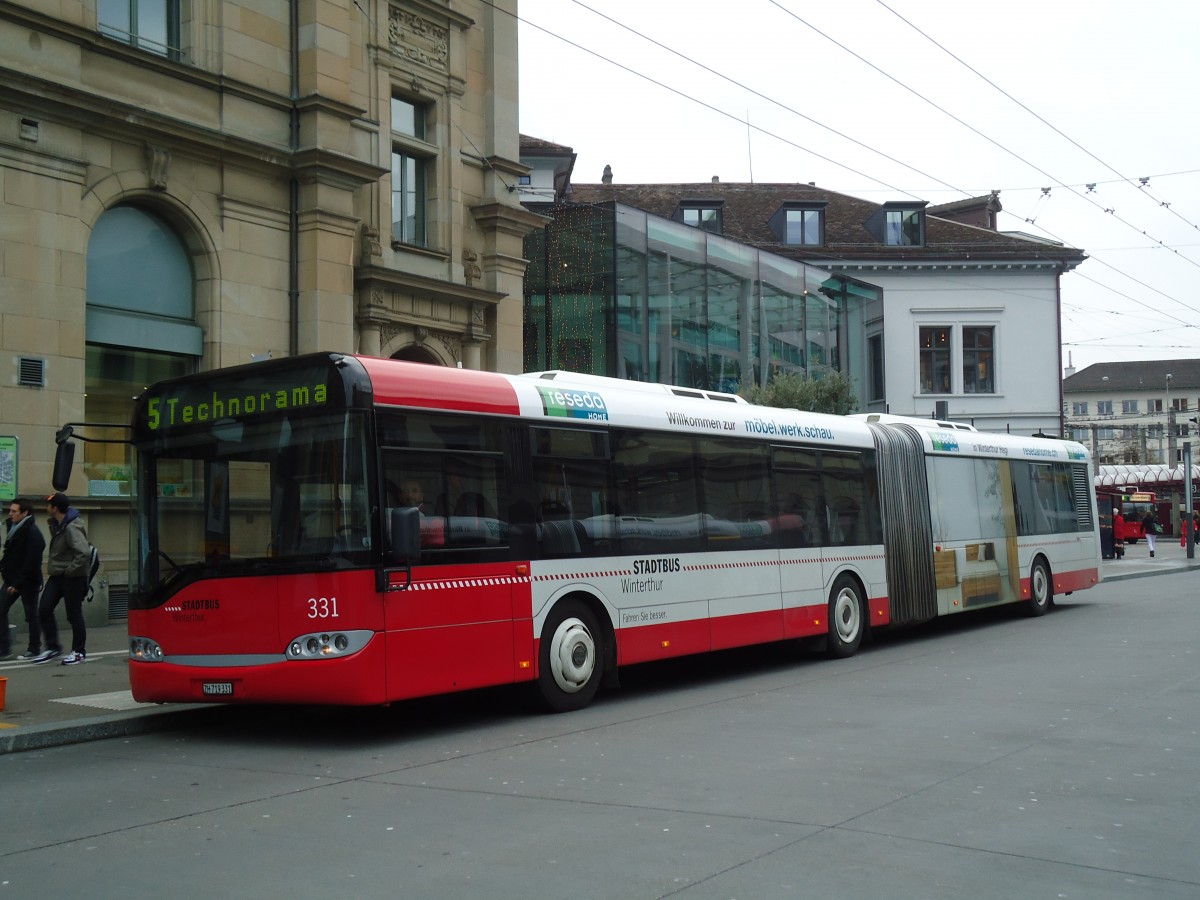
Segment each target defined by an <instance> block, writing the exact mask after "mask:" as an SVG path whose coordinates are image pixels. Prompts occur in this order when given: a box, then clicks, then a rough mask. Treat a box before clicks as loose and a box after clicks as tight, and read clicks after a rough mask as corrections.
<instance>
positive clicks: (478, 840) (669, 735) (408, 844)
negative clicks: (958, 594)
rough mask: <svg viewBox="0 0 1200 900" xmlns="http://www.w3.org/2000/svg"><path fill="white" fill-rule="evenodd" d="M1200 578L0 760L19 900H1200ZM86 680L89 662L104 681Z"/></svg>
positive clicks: (1, 875) (231, 713) (216, 721)
mask: <svg viewBox="0 0 1200 900" xmlns="http://www.w3.org/2000/svg"><path fill="white" fill-rule="evenodd" d="M1195 577H1196V573H1193V572H1184V571H1180V570H1176V574H1163V575H1161V576H1160V577H1156V578H1144V579H1139V580H1130V581H1122V580H1111V581H1110V582H1109V583H1108V584H1105V585H1102V586H1101V587H1099V588H1097V589H1095V590H1092V591H1087V592H1084V593H1082V594H1078V595H1076V596H1075V597H1071V598H1064V599H1063V600H1062V602H1061V603H1060V605H1059V606H1058V607H1057V608H1056V609H1054V610H1052V612H1051V613H1050V615H1048V616H1046V617H1045V618H1043V619H1037V620H1030V619H1024V618H1020V617H1017V616H1013V615H1011V614H1010V613H1007V612H1001V613H993V614H985V615H979V616H972V617H970V618H969V619H966V618H962V617H960V618H957V619H952V620H950V621H948V622H945V623H940V624H936V625H934V626H932V627H927V628H921V629H915V630H912V631H909V632H907V633H901V634H898V635H895V636H892V637H889V638H886V639H883V640H880V641H877V642H876V643H875V644H873V645H872V646H871V647H869V648H867V649H866V650H864V652H862V653H860V654H859V655H858V656H856V657H855V658H853V659H850V660H844V661H839V662H828V661H820V660H797V659H796V657H795V655H794V652H792V651H791V650H789V649H787V648H768V649H766V650H763V649H758V650H755V651H746V652H735V653H726V654H720V655H718V656H715V657H707V658H704V659H699V660H686V661H677V662H675V663H672V664H669V665H662V666H653V667H641V668H639V669H634V670H631V671H630V672H629V673H627V674H626V676H625V678H624V687H623V689H622V690H621V691H620V692H617V693H610V694H606V695H602V697H601V699H600V700H599V702H597V703H596V704H595V705H594V706H592V707H590V708H589V709H586V710H583V711H581V712H579V713H573V714H569V715H565V716H546V715H539V714H533V713H530V712H528V711H527V710H526V708H525V707H524V706H523V705H522V704H521V703H520V702H519V700H518V695H516V694H515V693H514V692H512V691H507V690H500V691H486V692H477V693H473V694H469V695H463V696H458V697H450V698H441V699H439V700H431V701H422V702H419V703H407V704H397V705H396V706H394V707H392V708H391V709H388V710H327V709H295V710H217V711H216V714H213V711H210V710H204V711H203V712H202V713H200V714H199V715H201V716H202V718H200V719H199V720H196V721H197V723H198V724H197V726H196V727H184V728H180V729H178V730H174V731H162V732H156V733H151V734H143V735H135V736H127V737H123V738H120V739H115V740H105V741H95V742H91V743H86V744H77V745H71V746H63V747H59V748H54V749H42V750H34V751H29V752H24V753H15V754H8V755H5V756H0V784H2V785H3V786H4V790H3V797H4V811H5V817H6V820H7V821H8V822H9V823H10V824H9V826H8V827H6V828H5V829H4V833H3V834H2V835H0V887H2V888H9V889H11V890H12V891H13V896H33V895H34V892H37V893H38V894H39V895H42V894H50V895H55V894H60V893H66V892H72V893H74V892H77V891H79V890H86V891H87V892H89V893H95V894H99V895H100V896H108V895H113V894H116V893H117V892H118V891H119V892H120V893H121V894H122V895H123V896H128V897H143V896H144V897H151V896H154V897H156V898H159V897H161V896H162V895H163V892H164V891H167V892H169V894H170V895H171V896H173V897H174V896H180V897H211V896H214V895H216V894H218V893H228V894H233V895H236V896H244V895H247V894H248V893H250V892H251V891H253V893H255V894H256V895H260V896H266V897H275V896H279V897H282V896H293V897H294V896H300V897H310V896H316V895H318V894H322V895H327V894H330V893H333V892H337V893H338V894H340V895H342V896H363V897H374V896H383V895H385V894H387V895H401V896H407V897H448V898H449V897H453V898H469V897H487V898H489V900H496V898H507V897H521V898H531V897H537V898H541V897H567V896H570V897H578V898H590V897H613V898H628V897H681V898H685V900H693V898H729V897H755V898H759V897H789V898H791V897H808V896H812V897H822V898H831V897H832V898H839V900H841V898H856V897H864V898H866V897H872V898H877V897H888V898H895V897H903V898H907V897H931V898H941V897H947V898H948V897H955V898H959V897H963V896H972V897H976V898H991V897H1005V898H1008V897H1018V896H1019V897H1051V898H1060V897H1062V898H1075V897H1078V898H1089V900H1090V898H1109V897H1111V898H1129V897H1154V898H1161V897H1181V898H1182V897H1188V898H1195V897H1197V896H1200V856H1198V855H1197V854H1196V852H1195V848H1194V844H1195V832H1196V826H1197V824H1200V822H1198V820H1200V814H1198V813H1197V809H1198V801H1200V796H1197V795H1198V793H1200V738H1198V734H1200V728H1198V726H1197V724H1196V723H1197V722H1200V675H1198V674H1197V662H1198V661H1200V650H1198V649H1197V647H1198V643H1200V597H1197V592H1196V590H1195ZM89 665H90V663H89Z"/></svg>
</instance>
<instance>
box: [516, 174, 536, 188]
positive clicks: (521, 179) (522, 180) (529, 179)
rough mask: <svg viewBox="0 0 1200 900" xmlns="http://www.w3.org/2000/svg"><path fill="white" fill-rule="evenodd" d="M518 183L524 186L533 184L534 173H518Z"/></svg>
mask: <svg viewBox="0 0 1200 900" xmlns="http://www.w3.org/2000/svg"><path fill="white" fill-rule="evenodd" d="M517 184H519V185H521V186H523V187H528V186H529V185H531V184H533V176H532V175H518V176H517Z"/></svg>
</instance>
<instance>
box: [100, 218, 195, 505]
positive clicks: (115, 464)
mask: <svg viewBox="0 0 1200 900" xmlns="http://www.w3.org/2000/svg"><path fill="white" fill-rule="evenodd" d="M195 284H196V275H195V271H194V265H193V253H192V251H191V250H189V249H188V247H187V245H186V244H185V243H184V241H183V240H181V239H180V237H179V235H178V234H177V233H176V232H175V230H174V229H173V228H172V227H171V225H170V224H169V223H168V222H166V221H165V220H164V219H161V218H159V217H158V216H157V215H155V214H154V213H152V212H150V211H149V210H147V209H143V208H141V207H137V206H131V205H125V206H115V207H113V208H112V209H109V210H107V211H106V212H105V213H104V214H103V215H101V216H100V218H99V219H98V220H97V221H96V224H95V226H94V227H93V228H92V233H91V236H90V237H89V238H88V246H87V326H86V328H87V349H86V354H87V357H86V362H85V374H84V392H85V397H84V418H85V420H86V421H88V422H125V421H128V419H129V398H130V397H132V396H134V395H135V394H138V393H140V392H141V391H143V390H145V388H146V386H147V385H149V384H151V383H153V382H155V381H158V380H159V379H162V378H167V377H172V376H175V375H186V374H188V373H191V372H194V371H195V370H196V366H197V363H198V362H199V359H200V354H201V352H202V350H203V332H202V330H201V329H200V327H199V326H198V325H196V301H195ZM101 436H102V437H105V438H118V439H119V438H122V437H124V436H125V435H124V434H123V433H121V432H119V431H117V430H116V429H114V430H113V431H112V432H111V433H109V432H106V433H103V434H102V435H101ZM131 462H132V461H131V458H130V454H129V447H128V446H127V445H125V444H122V443H119V442H117V443H100V442H95V443H88V444H86V445H85V449H84V466H83V473H84V475H85V476H86V477H87V479H88V489H87V492H88V494H89V495H90V496H97V497H104V496H127V495H129V494H130V493H131V490H132V487H131V485H132V479H131V472H132V468H131Z"/></svg>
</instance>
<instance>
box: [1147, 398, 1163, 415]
mask: <svg viewBox="0 0 1200 900" xmlns="http://www.w3.org/2000/svg"><path fill="white" fill-rule="evenodd" d="M1162 411H1163V402H1162V401H1161V400H1147V401H1146V412H1148V413H1161V412H1162Z"/></svg>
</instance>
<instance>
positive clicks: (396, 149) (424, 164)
mask: <svg viewBox="0 0 1200 900" xmlns="http://www.w3.org/2000/svg"><path fill="white" fill-rule="evenodd" d="M391 112H392V240H393V241H396V242H399V243H402V244H417V245H421V246H424V245H425V244H427V243H428V215H427V206H428V201H429V196H430V189H429V179H430V176H431V173H432V172H433V168H434V166H433V163H434V161H435V159H436V157H435V152H436V148H434V147H432V146H430V145H429V144H428V143H427V134H428V125H429V123H428V118H429V115H428V110H427V108H426V107H424V106H422V105H420V104H417V103H413V102H412V101H410V100H406V99H405V98H403V97H392V105H391Z"/></svg>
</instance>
